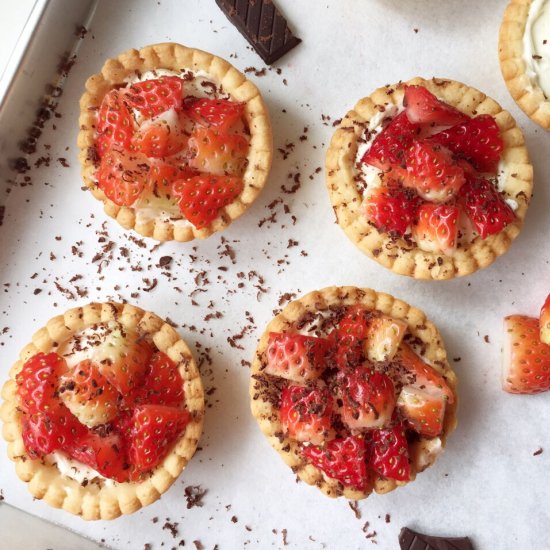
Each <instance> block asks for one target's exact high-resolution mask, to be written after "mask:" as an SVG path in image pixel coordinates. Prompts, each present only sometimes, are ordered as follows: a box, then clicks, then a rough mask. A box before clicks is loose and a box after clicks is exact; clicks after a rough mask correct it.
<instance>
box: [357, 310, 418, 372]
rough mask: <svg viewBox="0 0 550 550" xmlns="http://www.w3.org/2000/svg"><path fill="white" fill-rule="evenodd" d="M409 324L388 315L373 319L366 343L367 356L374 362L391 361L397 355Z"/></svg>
mask: <svg viewBox="0 0 550 550" xmlns="http://www.w3.org/2000/svg"><path fill="white" fill-rule="evenodd" d="M407 327H408V325H407V323H406V322H405V321H402V320H401V319H395V318H394V317H389V316H387V315H381V316H380V317H375V318H374V319H372V321H371V322H370V325H369V333H368V337H367V341H366V343H365V355H366V356H367V359H368V360H369V361H372V362H377V361H389V360H391V359H392V358H393V356H394V355H395V354H396V353H397V350H398V348H399V344H401V340H403V336H405V333H406V332H407Z"/></svg>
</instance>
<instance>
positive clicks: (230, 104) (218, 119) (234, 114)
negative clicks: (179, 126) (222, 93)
mask: <svg viewBox="0 0 550 550" xmlns="http://www.w3.org/2000/svg"><path fill="white" fill-rule="evenodd" d="M244 106H245V104H244V103H239V102H237V101H229V100H228V99H208V98H200V99H199V98H191V97H190V98H189V99H188V100H186V101H185V112H186V113H187V115H188V116H189V117H190V118H191V119H192V120H194V121H195V122H198V123H199V124H201V125H202V126H214V127H216V128H220V129H221V130H227V129H229V128H230V127H231V126H233V124H235V122H237V121H238V120H240V119H241V117H242V116H243V113H244Z"/></svg>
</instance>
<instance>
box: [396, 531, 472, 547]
mask: <svg viewBox="0 0 550 550" xmlns="http://www.w3.org/2000/svg"><path fill="white" fill-rule="evenodd" d="M399 545H400V547H401V550H474V547H473V546H472V542H471V541H470V539H469V538H468V537H457V538H448V537H431V536H429V535H423V534H422V533H416V532H415V531H413V530H412V529H409V528H408V527H403V529H401V533H399Z"/></svg>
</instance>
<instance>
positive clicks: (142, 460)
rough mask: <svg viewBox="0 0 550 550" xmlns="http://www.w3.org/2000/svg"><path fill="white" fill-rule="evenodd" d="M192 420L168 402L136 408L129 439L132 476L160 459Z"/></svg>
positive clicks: (183, 411)
mask: <svg viewBox="0 0 550 550" xmlns="http://www.w3.org/2000/svg"><path fill="white" fill-rule="evenodd" d="M190 419H191V415H190V414H189V412H188V411H186V410H182V409H178V408H175V407H168V406H166V405H139V406H138V407H136V408H135V410H134V413H133V416H132V428H131V433H130V439H129V441H127V444H128V458H129V462H130V464H131V465H132V466H133V473H132V477H133V478H137V477H139V475H140V474H141V473H143V472H146V471H148V470H151V469H152V468H154V467H155V466H157V465H158V464H159V463H160V462H161V460H162V459H163V458H164V457H165V456H166V453H167V452H168V451H169V449H170V446H171V445H172V444H173V443H174V442H175V441H176V440H177V439H178V437H179V436H180V435H181V434H182V432H183V431H184V430H185V427H186V426H187V424H188V423H189V421H190Z"/></svg>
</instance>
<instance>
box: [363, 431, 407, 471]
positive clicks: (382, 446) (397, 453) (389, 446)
mask: <svg viewBox="0 0 550 550" xmlns="http://www.w3.org/2000/svg"><path fill="white" fill-rule="evenodd" d="M370 447H371V448H370V460H369V466H370V467H371V468H372V469H373V470H374V471H375V472H377V473H379V474H380V475H382V476H384V477H387V478H388V479H395V480H397V481H409V479H410V478H411V472H410V466H409V445H408V443H407V438H406V437H405V428H404V426H403V425H402V424H398V425H397V426H394V427H393V428H388V429H385V430H374V431H373V432H372V433H371V440H370Z"/></svg>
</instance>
